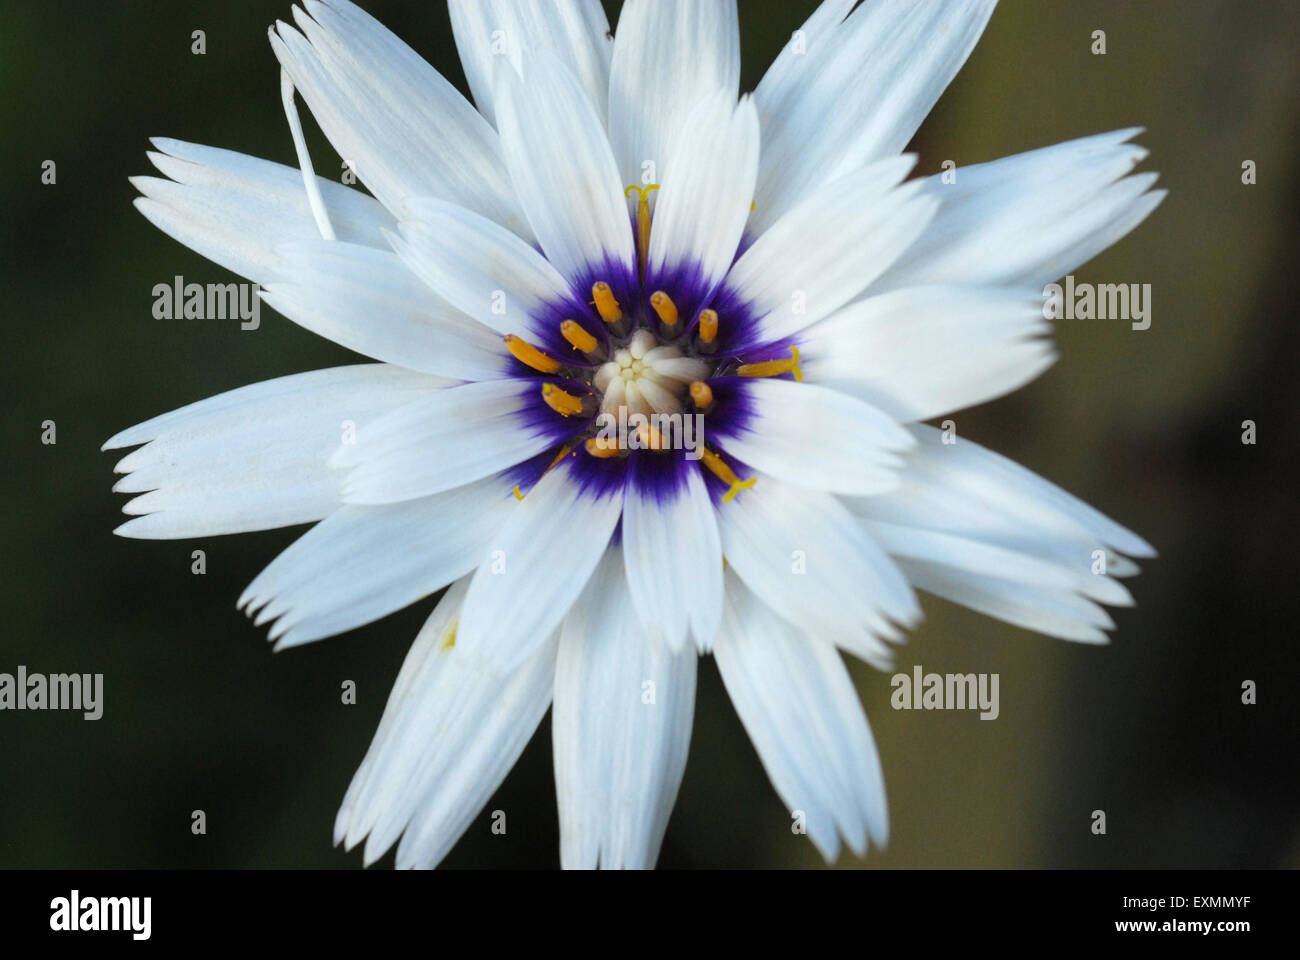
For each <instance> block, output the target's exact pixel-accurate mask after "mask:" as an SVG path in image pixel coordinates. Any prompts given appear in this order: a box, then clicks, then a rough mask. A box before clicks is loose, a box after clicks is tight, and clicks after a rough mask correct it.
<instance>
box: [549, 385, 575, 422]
mask: <svg viewBox="0 0 1300 960" xmlns="http://www.w3.org/2000/svg"><path fill="white" fill-rule="evenodd" d="M542 399H543V400H545V401H546V405H547V406H548V407H550V408H551V409H552V410H554V411H555V412H556V413H558V414H560V416H563V417H576V416H577V415H578V414H580V413H582V398H581V397H575V396H574V395H573V394H571V393H568V392H567V391H564V390H561V389H560V388H559V387H557V386H556V385H555V384H553V383H544V384H542Z"/></svg>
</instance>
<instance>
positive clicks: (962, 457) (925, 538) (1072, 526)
mask: <svg viewBox="0 0 1300 960" xmlns="http://www.w3.org/2000/svg"><path fill="white" fill-rule="evenodd" d="M912 430H913V432H914V433H915V434H916V436H917V438H918V440H919V441H920V445H919V446H918V448H917V449H916V450H915V451H914V452H913V453H911V454H909V455H908V457H907V465H906V466H905V467H904V469H903V471H902V484H901V486H900V488H899V492H897V493H887V494H883V495H881V496H877V497H862V498H858V497H850V498H846V500H845V502H846V503H847V505H848V506H849V507H850V509H852V510H853V511H854V512H855V513H857V514H858V515H859V516H860V517H862V518H863V519H864V520H865V521H866V529H867V530H868V531H869V532H870V533H871V535H872V536H873V537H874V538H875V539H876V540H877V541H878V542H879V543H880V544H881V546H882V547H883V548H884V549H885V550H886V551H887V552H888V553H889V554H890V555H891V556H893V557H894V558H895V559H896V560H897V561H898V564H899V566H900V568H901V569H902V570H903V572H904V573H905V574H906V575H907V578H908V580H909V581H911V582H912V583H913V584H914V585H915V586H917V587H918V588H920V589H923V590H926V591H928V592H930V593H934V594H937V595H938V596H941V597H945V598H947V599H949V600H952V601H953V602H955V603H960V604H963V605H964V606H968V607H970V608H972V609H974V610H978V611H979V612H981V613H985V614H987V615H989V616H992V617H997V618H998V619H1001V620H1005V621H1006V622H1008V623H1012V624H1015V625H1017V626H1021V627H1025V628H1026V629H1029V630H1036V631H1038V632H1040V633H1046V634H1049V635H1051V636H1056V637H1061V638H1063V639H1068V640H1080V641H1084V642H1091V643H1104V642H1106V636H1105V634H1104V632H1103V631H1104V630H1106V629H1109V628H1110V627H1112V626H1113V625H1114V624H1113V622H1112V621H1111V619H1110V617H1109V616H1108V615H1107V614H1106V612H1105V611H1104V610H1103V609H1102V608H1101V607H1100V606H1098V604H1103V603H1104V604H1108V605H1112V606H1129V605H1131V604H1132V602H1133V599H1132V597H1131V595H1130V594H1129V592H1128V591H1127V590H1126V589H1125V588H1124V586H1123V585H1122V584H1121V583H1120V582H1119V581H1118V579H1116V578H1118V577H1124V576H1129V575H1131V574H1133V573H1135V572H1136V570H1137V567H1136V565H1135V564H1133V563H1132V562H1131V561H1129V560H1127V559H1126V558H1125V557H1123V556H1122V555H1121V554H1122V553H1127V554H1130V555H1132V556H1152V555H1153V554H1154V551H1153V550H1152V549H1151V547H1150V546H1149V545H1148V544H1147V543H1146V542H1145V541H1144V540H1142V539H1141V538H1140V537H1138V536H1137V535H1135V534H1133V533H1131V532H1130V531H1128V530H1126V529H1124V528H1123V527H1121V526H1120V525H1119V524H1117V523H1115V522H1114V521H1112V520H1109V519H1107V518H1106V517H1104V516H1102V514H1100V513H1098V512H1097V511H1096V510H1094V509H1093V508H1091V507H1089V506H1087V505H1086V504H1084V503H1083V502H1082V501H1079V500H1077V499H1075V498H1074V497H1072V496H1070V495H1069V494H1067V493H1066V492H1065V491H1063V490H1061V489H1060V488H1059V487H1056V486H1054V485H1052V484H1050V483H1048V482H1047V481H1046V480H1043V479H1042V478H1041V477H1038V476H1036V475H1035V474H1033V473H1031V472H1030V471H1028V470H1026V469H1024V468H1023V467H1020V466H1018V465H1017V464H1015V463H1012V462H1011V461H1010V460H1007V459H1006V458H1004V457H1000V456H998V455H997V454H995V453H993V452H991V451H989V450H986V449H984V448H983V447H980V446H979V445H978V444H976V443H974V442H973V441H971V440H968V439H965V438H959V439H958V440H957V442H956V443H955V444H944V443H943V442H942V433H941V432H940V431H938V430H935V429H934V428H932V427H927V426H923V425H917V426H915V427H913V428H912ZM902 491H906V494H905V495H904V494H903V493H902Z"/></svg>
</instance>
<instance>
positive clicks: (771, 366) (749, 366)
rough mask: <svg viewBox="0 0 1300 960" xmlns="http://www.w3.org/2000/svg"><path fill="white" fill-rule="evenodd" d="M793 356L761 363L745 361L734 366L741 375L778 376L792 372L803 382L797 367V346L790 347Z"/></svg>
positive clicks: (801, 374) (800, 371)
mask: <svg viewBox="0 0 1300 960" xmlns="http://www.w3.org/2000/svg"><path fill="white" fill-rule="evenodd" d="M790 353H791V354H793V356H792V357H791V358H790V359H789V360H764V361H763V362H762V363H746V364H744V365H743V366H740V367H737V368H736V374H737V375H738V376H741V377H779V376H782V375H783V374H787V373H793V374H794V378H795V379H796V380H798V381H799V382H800V383H803V371H802V370H800V369H799V348H798V347H791V348H790Z"/></svg>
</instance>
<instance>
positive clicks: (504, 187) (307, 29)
mask: <svg viewBox="0 0 1300 960" xmlns="http://www.w3.org/2000/svg"><path fill="white" fill-rule="evenodd" d="M307 13H308V14H310V16H308V15H306V14H304V13H303V11H302V10H300V9H295V10H294V20H295V22H296V24H297V27H298V29H296V30H295V29H294V28H293V27H291V26H289V25H288V24H285V23H278V24H277V25H276V26H275V27H274V28H273V29H272V30H271V47H272V49H273V50H274V51H275V55H276V58H277V59H278V60H279V61H280V64H281V66H283V67H284V69H285V70H286V71H287V73H288V74H289V77H290V78H291V79H292V81H293V85H294V86H295V87H296V88H297V90H298V92H299V93H300V94H301V95H302V97H303V99H304V100H306V102H307V105H308V106H309V107H310V108H311V112H312V115H313V116H314V117H315V118H316V122H317V123H319V124H320V127H321V130H323V131H324V133H325V136H326V137H328V138H329V140H330V143H331V144H333V146H334V149H335V150H337V151H338V154H339V156H340V157H341V158H342V159H343V161H344V162H345V163H347V164H349V165H350V166H351V167H352V169H353V170H354V171H355V173H356V175H357V178H358V179H359V180H361V182H362V183H364V184H365V185H366V186H367V187H368V188H369V189H370V192H371V193H373V194H374V195H375V196H376V197H378V198H379V201H380V202H381V203H382V204H383V205H384V206H385V207H387V208H388V209H389V210H390V211H391V212H392V213H393V214H394V215H400V214H401V212H402V209H403V205H404V203H405V201H406V200H408V199H411V198H414V197H437V198H439V199H444V200H452V201H454V202H456V203H459V204H460V205H461V206H464V207H468V208H469V209H471V210H474V211H475V212H477V213H480V214H482V215H483V216H485V217H488V218H489V219H491V220H495V221H496V222H497V223H500V224H503V225H505V226H507V227H509V228H510V229H511V230H514V231H515V232H517V233H520V234H521V235H525V236H526V235H528V228H527V225H526V224H525V223H524V222H523V219H522V218H521V217H520V216H519V210H518V206H517V204H516V202H515V198H514V193H513V190H512V188H511V186H510V180H509V178H508V176H507V174H506V170H505V167H504V165H503V164H502V162H501V148H500V143H499V141H498V140H497V136H496V133H495V132H494V131H493V130H492V127H491V125H490V124H489V123H488V122H487V121H486V120H484V119H483V117H481V116H480V115H479V113H478V111H477V110H475V109H474V107H473V106H472V105H471V104H470V103H469V101H467V100H466V99H465V98H464V97H462V96H461V95H460V93H459V92H458V91H457V90H456V88H455V87H453V86H452V85H451V84H450V83H448V82H447V80H446V79H444V78H443V77H442V76H441V75H440V74H439V73H438V71H437V70H435V69H433V67H431V66H429V64H428V63H426V62H425V61H424V60H423V59H422V58H421V57H420V56H419V54H417V53H416V52H415V51H414V50H412V49H411V48H410V47H408V46H407V45H406V44H405V43H403V42H402V41H401V40H399V39H398V38H397V37H396V36H394V35H393V34H392V33H391V32H390V31H388V30H387V29H386V28H385V27H384V26H383V25H382V24H380V23H379V21H377V20H375V19H374V18H373V17H371V16H370V15H369V14H367V13H366V12H365V11H363V10H361V9H360V8H359V7H357V6H356V5H355V4H353V3H349V2H347V0H328V2H325V3H320V2H317V0H307ZM299 31H301V32H299Z"/></svg>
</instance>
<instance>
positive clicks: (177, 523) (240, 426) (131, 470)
mask: <svg viewBox="0 0 1300 960" xmlns="http://www.w3.org/2000/svg"><path fill="white" fill-rule="evenodd" d="M450 382H451V381H447V380H444V379H442V378H440V377H429V376H425V375H423V374H419V373H412V372H410V371H408V370H403V369H401V368H399V367H391V366H388V365H386V364H361V365H359V366H351V367H334V368H332V369H327V370H314V371H312V372H311V373H299V374H294V375H293V376H288V377H280V378H278V379H276V380H267V381H265V382H263V383H255V384H251V385H249V386H246V387H241V388H239V389H238V390H231V391H229V392H227V393H222V394H218V395H217V396H215V397H209V398H208V399H206V400H200V401H199V402H197V403H192V404H189V405H188V406H185V407H181V408H180V409H179V410H173V411H172V412H171V413H165V414H163V415H161V416H158V417H154V418H153V419H151V420H146V421H145V422H144V423H141V424H138V425H137V426H134V427H131V428H130V429H128V430H123V431H122V432H121V433H119V434H117V435H116V436H114V437H112V438H111V439H109V440H108V442H107V443H105V444H104V449H106V450H110V449H115V448H118V447H129V446H134V445H136V444H140V443H143V444H145V446H143V447H141V448H140V449H139V450H135V451H133V452H132V453H129V454H127V455H126V456H125V457H124V458H123V459H122V460H121V461H119V462H118V464H117V466H116V467H115V468H114V469H115V470H116V471H117V472H118V473H124V474H127V476H124V477H123V478H122V479H121V480H119V481H118V482H117V485H116V486H115V487H114V490H117V491H121V492H126V493H139V494H141V496H138V497H136V498H135V499H134V500H131V501H130V502H128V503H127V504H126V506H125V507H124V508H123V509H124V510H125V512H126V513H128V514H133V515H136V516H135V519H133V520H129V521H127V522H126V523H124V524H123V525H122V526H120V527H118V529H117V531H116V532H117V533H118V534H119V535H120V536H124V537H141V538H145V539H178V538H188V537H203V536H212V535H215V534H224V533H245V532H248V531H250V530H269V529H272V528H275V527H285V526H291V525H293V524H298V523H310V522H311V521H313V520H319V519H321V518H322V517H324V516H326V515H328V514H329V513H331V512H332V511H334V510H335V509H337V508H338V506H339V505H340V504H341V503H342V482H343V477H342V475H341V474H339V473H336V472H335V471H333V470H330V469H329V467H328V466H327V462H328V460H329V457H330V454H331V453H333V452H334V450H335V448H337V447H338V446H339V444H340V443H341V442H342V441H343V439H344V437H345V436H346V435H347V434H348V432H349V429H350V427H349V425H350V424H351V425H356V424H367V423H369V422H371V421H373V420H376V419H378V418H379V417H381V416H383V415H384V414H385V413H387V412H388V411H389V410H391V409H393V408H395V407H400V406H401V405H403V404H405V403H408V402H410V401H411V400H415V399H417V398H419V397H424V396H428V395H431V394H433V393H436V392H437V391H439V390H441V389H442V388H443V387H445V386H446V385H447V384H448V383H450ZM146 491H148V492H146Z"/></svg>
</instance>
